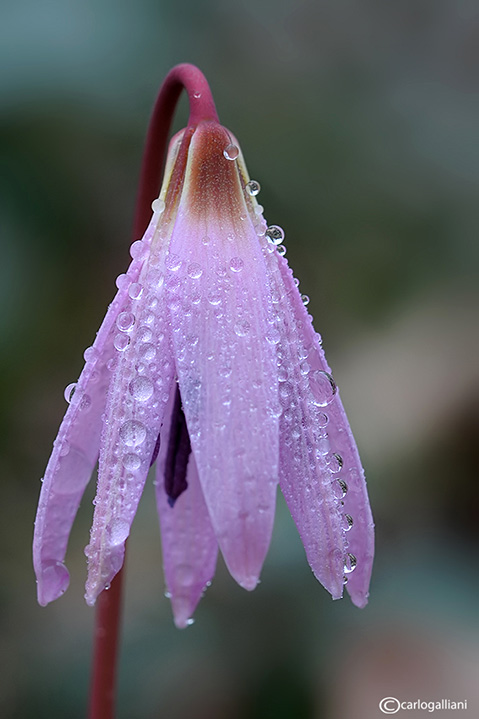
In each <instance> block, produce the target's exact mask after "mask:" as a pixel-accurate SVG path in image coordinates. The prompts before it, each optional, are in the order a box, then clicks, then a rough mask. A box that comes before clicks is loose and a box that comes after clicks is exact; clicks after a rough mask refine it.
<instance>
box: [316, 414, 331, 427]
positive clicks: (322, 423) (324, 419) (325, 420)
mask: <svg viewBox="0 0 479 719" xmlns="http://www.w3.org/2000/svg"><path fill="white" fill-rule="evenodd" d="M316 421H317V423H318V426H319V427H327V426H328V424H329V417H328V415H327V414H325V413H324V412H320V413H319V414H318V416H317V418H316Z"/></svg>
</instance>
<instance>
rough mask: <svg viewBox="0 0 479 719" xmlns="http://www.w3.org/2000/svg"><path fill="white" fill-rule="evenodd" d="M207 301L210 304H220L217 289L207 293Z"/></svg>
mask: <svg viewBox="0 0 479 719" xmlns="http://www.w3.org/2000/svg"><path fill="white" fill-rule="evenodd" d="M208 302H209V303H210V305H213V306H216V305H219V304H221V295H220V293H219V292H218V290H212V291H211V292H210V294H209V295H208Z"/></svg>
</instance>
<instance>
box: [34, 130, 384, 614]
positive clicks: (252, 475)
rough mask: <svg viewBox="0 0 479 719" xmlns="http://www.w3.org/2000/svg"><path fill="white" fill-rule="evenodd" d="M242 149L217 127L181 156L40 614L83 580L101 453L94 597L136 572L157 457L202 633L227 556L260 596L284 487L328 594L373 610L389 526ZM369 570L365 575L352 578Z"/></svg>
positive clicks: (80, 467)
mask: <svg viewBox="0 0 479 719" xmlns="http://www.w3.org/2000/svg"><path fill="white" fill-rule="evenodd" d="M258 191H259V185H258V183H256V182H253V181H250V180H249V177H248V173H247V170H246V166H245V164H244V160H243V157H242V155H241V152H240V150H239V147H238V143H237V142H236V140H235V139H234V137H233V136H232V135H231V134H230V133H229V132H228V130H226V129H225V128H224V127H222V126H221V125H220V124H219V123H218V122H216V121H215V120H205V121H200V122H198V123H197V124H195V125H192V126H191V125H189V126H188V127H187V129H186V130H184V131H182V132H180V133H178V134H177V135H176V136H175V137H174V138H173V140H172V141H171V143H170V149H169V154H168V160H167V165H166V170H165V176H164V181H163V186H162V189H161V193H160V197H159V199H157V200H155V202H154V203H153V206H152V207H153V216H152V218H151V221H150V224H149V226H148V229H147V230H146V233H145V234H144V236H143V239H142V240H139V241H136V242H134V243H133V245H132V248H131V255H132V257H133V261H132V263H131V264H130V267H129V268H128V271H127V273H126V274H125V275H122V276H120V277H119V278H118V280H117V286H118V292H117V294H116V297H115V299H114V300H113V302H112V304H111V305H110V307H109V309H108V311H107V314H106V317H105V319H104V321H103V324H102V325H101V328H100V330H99V332H98V334H97V337H96V339H95V342H94V344H93V346H92V347H90V348H89V349H88V350H86V352H85V366H84V368H83V371H82V373H81V375H80V378H79V380H78V383H77V384H76V386H75V388H74V393H73V395H72V396H71V400H70V404H69V407H68V410H67V412H66V415H65V417H64V419H63V422H62V424H61V427H60V431H59V433H58V437H57V439H56V440H55V443H54V449H53V452H52V455H51V457H50V461H49V463H48V466H47V469H46V473H45V477H44V481H43V486H42V490H41V495H40V502H39V507H38V514H37V519H36V522H35V537H34V566H35V571H36V574H37V580H38V600H39V602H40V604H42V605H45V604H47V603H48V602H50V601H52V600H54V599H56V598H57V597H59V596H60V595H61V594H63V592H64V591H65V590H66V588H67V586H68V582H69V574H68V570H67V569H66V567H65V565H64V557H65V552H66V546H67V541H68V536H69V533H70V529H71V526H72V523H73V520H74V518H75V514H76V512H77V509H78V506H79V504H80V501H81V498H82V495H83V492H84V490H85V487H86V485H87V484H88V481H89V480H90V477H91V474H92V472H93V469H94V467H95V463H96V461H97V459H98V456H99V471H98V491H97V496H96V499H95V512H94V518H93V526H92V530H91V538H90V544H89V545H88V547H87V548H86V550H85V551H86V555H87V557H88V580H87V584H86V595H85V596H86V600H87V602H88V604H94V602H95V600H96V598H97V596H98V595H99V593H100V592H101V591H102V590H103V589H105V588H107V587H108V585H109V583H110V582H111V581H112V579H113V577H114V576H115V575H116V574H117V572H118V571H119V570H120V568H121V566H122V564H123V558H124V551H125V540H126V538H127V537H128V535H129V532H130V527H131V524H132V521H133V518H134V516H135V513H136V509H137V506H138V502H139V499H140V496H141V493H142V491H143V487H144V484H145V481H146V477H147V474H148V471H149V469H150V466H151V464H152V463H153V462H154V461H155V459H156V458H157V459H156V480H155V485H156V496H157V504H158V512H159V516H160V526H161V533H162V546H163V557H164V571H165V578H166V585H167V589H168V593H169V595H170V596H171V601H172V605H173V613H174V617H175V622H176V624H177V625H178V626H185V625H186V624H187V623H188V621H189V619H190V617H191V615H192V613H193V611H194V609H195V607H196V605H197V603H198V601H199V599H200V598H201V595H202V593H203V591H204V589H205V587H206V586H207V585H208V584H209V582H210V581H211V579H212V577H213V575H214V572H215V565H216V559H217V552H218V547H219V548H220V550H221V552H222V554H223V557H224V559H225V562H226V564H227V566H228V569H229V571H230V573H231V575H232V576H233V577H234V579H236V581H237V582H238V583H239V584H240V585H241V586H243V587H244V588H245V589H248V590H251V589H254V588H255V586H256V584H257V582H258V578H259V574H260V571H261V568H262V565H263V561H264V558H265V555H266V552H267V550H268V546H269V543H270V539H271V533H272V528H273V520H274V513H275V499H276V492H277V484H278V482H279V485H280V487H281V490H282V492H283V495H284V497H285V499H286V502H287V504H288V506H289V509H290V511H291V514H292V516H293V518H294V521H295V522H296V525H297V527H298V530H299V533H300V535H301V538H302V541H303V544H304V547H305V550H306V554H307V558H308V561H309V563H310V565H311V568H312V570H313V572H314V574H315V576H316V577H317V579H318V580H319V581H320V582H321V583H322V584H323V585H324V587H325V588H326V589H327V590H328V591H329V592H330V593H331V595H332V596H333V598H334V599H338V598H339V597H341V596H342V593H343V585H344V583H345V578H347V579H348V583H347V590H348V592H349V594H350V596H351V599H352V601H353V602H354V604H356V605H357V606H360V607H362V606H364V605H365V604H366V602H367V596H368V585H369V579H370V574H371V565H372V558H373V522H372V517H371V511H370V508H369V502H368V497H367V491H366V484H365V480H364V473H363V470H362V467H361V463H360V460H359V456H358V452H357V449H356V444H355V442H354V438H353V436H352V433H351V430H350V427H349V424H348V421H347V418H346V415H345V412H344V409H343V406H342V404H341V400H340V397H339V392H338V390H337V387H336V384H335V382H334V380H333V378H332V376H331V371H330V368H329V367H328V364H327V362H326V359H325V356H324V353H323V350H322V347H321V339H320V336H319V335H318V334H316V333H315V331H314V328H313V326H312V324H311V317H310V315H308V313H307V310H306V307H305V305H306V304H307V298H306V297H305V296H301V295H300V293H299V291H298V288H297V282H296V281H295V280H294V278H293V275H292V273H291V270H290V269H289V267H288V264H287V261H286V259H285V258H284V256H283V255H284V252H285V249H284V246H283V245H282V244H281V242H282V240H283V236H284V233H283V231H282V230H281V228H279V227H277V226H275V225H272V226H270V227H268V226H267V224H266V222H265V220H264V218H263V215H262V208H261V206H260V205H258V203H257V201H256V194H257V192H258ZM353 570H354V571H353Z"/></svg>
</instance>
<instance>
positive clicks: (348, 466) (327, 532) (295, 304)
mask: <svg viewBox="0 0 479 719" xmlns="http://www.w3.org/2000/svg"><path fill="white" fill-rule="evenodd" d="M265 252H266V254H267V256H268V258H269V260H268V262H269V267H270V270H271V287H272V293H273V298H274V299H276V300H277V301H278V304H277V306H278V310H279V315H278V318H279V319H278V328H279V330H280V331H281V333H282V341H281V343H280V345H279V348H280V352H281V353H282V355H283V356H282V358H281V359H282V365H281V366H280V370H279V372H280V379H281V380H283V381H282V382H281V384H280V400H281V402H282V404H283V407H284V410H285V411H284V413H283V416H282V419H281V466H280V485H281V489H282V491H283V494H284V496H285V498H286V501H287V503H288V506H289V508H290V511H291V514H292V516H293V518H294V520H295V522H296V524H297V526H298V530H299V532H300V535H301V538H302V540H303V544H304V547H305V549H306V554H307V557H308V561H309V563H310V565H311V568H312V569H313V572H314V574H315V576H316V577H317V578H318V579H319V581H320V582H321V583H322V584H323V585H324V586H325V587H326V589H328V591H330V592H331V594H332V596H333V598H334V599H336V598H339V597H340V596H341V595H342V584H343V574H344V573H345V572H346V575H347V579H348V584H347V588H348V591H349V593H350V595H351V598H352V600H353V602H354V603H355V604H356V605H358V606H364V605H365V604H366V602H367V596H368V587H369V580H370V575H371V567H372V559H373V553H374V535H373V526H374V525H373V521H372V516H371V510H370V507H369V501H368V496H367V490H366V483H365V481H364V472H363V469H362V466H361V463H360V460H359V455H358V452H357V448H356V444H355V441H354V438H353V435H352V432H351V429H350V426H349V423H348V420H347V417H346V414H345V411H344V408H343V405H342V403H341V400H340V398H339V392H338V391H337V388H336V385H335V384H334V380H332V377H331V370H330V368H329V366H328V364H327V362H326V358H325V356H324V352H323V350H322V348H321V345H320V340H319V336H318V335H317V334H316V333H315V331H314V328H313V326H312V324H311V318H310V316H309V315H308V313H307V311H306V308H305V306H304V304H303V302H302V299H301V296H300V294H299V291H298V289H297V287H296V284H295V283H294V281H293V276H292V273H291V270H290V269H289V268H288V265H287V262H286V261H285V260H284V259H283V258H282V257H280V256H279V255H278V253H277V251H276V250H274V248H273V247H272V246H271V245H269V246H268V244H265ZM287 375H288V376H287ZM348 490H349V491H348ZM346 491H347V494H346V495H345V496H344V497H343V496H342V495H343V494H344V492H346ZM351 522H352V526H351ZM355 560H357V566H356V567H354V561H355ZM351 569H355V571H354V572H351V573H349V570H351Z"/></svg>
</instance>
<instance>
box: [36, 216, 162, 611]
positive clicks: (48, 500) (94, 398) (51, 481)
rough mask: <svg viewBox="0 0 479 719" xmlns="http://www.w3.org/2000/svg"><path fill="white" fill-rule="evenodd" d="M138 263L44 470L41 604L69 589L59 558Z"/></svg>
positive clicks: (95, 447) (95, 436) (93, 444)
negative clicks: (119, 318)
mask: <svg viewBox="0 0 479 719" xmlns="http://www.w3.org/2000/svg"><path fill="white" fill-rule="evenodd" d="M152 232H153V227H152V226H150V227H149V228H148V230H147V232H146V233H145V237H144V240H143V245H144V247H145V248H147V247H148V245H149V243H150V240H151V236H152ZM136 250H137V252H136V254H137V255H138V254H141V253H140V252H138V250H139V246H138V245H137V246H136ZM133 254H135V250H133ZM142 264H143V259H142V258H141V256H140V257H138V256H137V257H136V259H134V260H133V262H132V263H131V264H130V267H129V269H128V273H127V275H125V276H122V277H121V278H119V285H120V288H119V290H118V292H117V294H116V296H115V298H114V300H113V302H112V303H111V305H110V307H109V308H108V312H107V314H106V316H105V319H104V320H103V323H102V325H101V327H100V329H99V331H98V333H97V336H96V339H95V342H94V343H93V346H92V347H90V348H89V349H88V350H86V352H85V358H86V364H85V366H84V368H83V370H82V373H81V375H80V378H79V380H78V383H77V384H76V386H75V392H74V394H73V396H72V399H71V403H70V406H69V407H68V410H67V412H66V414H65V417H64V419H63V421H62V424H61V425H60V429H59V432H58V436H57V438H56V440H55V442H54V449H53V452H52V455H51V457H50V460H49V462H48V465H47V468H46V471H45V477H44V479H43V485H42V489H41V493H40V500H39V505H38V511H37V517H36V520H35V533H34V539H33V562H34V567H35V572H36V575H37V591H38V601H39V603H40V604H41V605H43V606H44V605H46V604H48V603H49V602H51V601H53V600H54V599H57V598H58V597H59V596H60V595H61V594H63V593H64V592H65V590H66V589H67V587H68V583H69V574H68V570H67V568H66V567H65V565H64V564H63V560H64V558H65V553H66V548H67V543H68V537H69V535H70V531H71V527H72V524H73V521H74V519H75V516H76V513H77V511H78V507H79V505H80V501H81V498H82V496H83V493H84V491H85V488H86V486H87V484H88V482H89V480H90V477H91V475H92V472H93V469H94V467H95V464H96V461H97V458H98V451H99V445H100V434H101V426H102V422H101V416H102V414H103V412H104V409H105V405H106V395H107V388H108V383H109V381H110V379H111V372H110V370H109V368H108V363H109V361H110V360H111V358H112V357H113V356H114V353H115V352H116V350H115V349H114V347H113V338H114V336H115V334H116V331H117V330H116V327H115V320H116V318H117V316H118V314H119V313H120V312H121V311H122V310H123V309H124V308H125V306H126V305H127V304H129V303H130V298H129V296H128V288H129V286H130V283H132V282H133V283H134V282H136V281H137V279H138V276H139V274H140V270H141V267H142Z"/></svg>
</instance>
